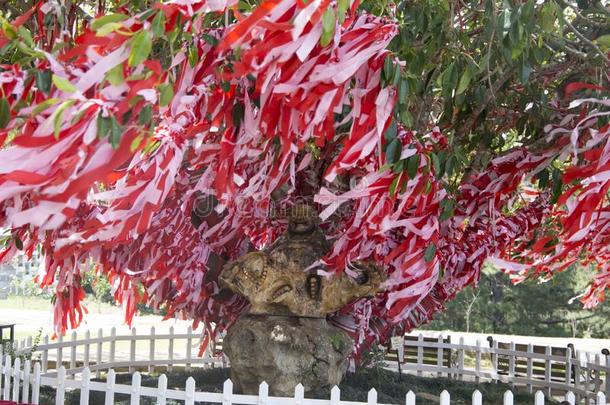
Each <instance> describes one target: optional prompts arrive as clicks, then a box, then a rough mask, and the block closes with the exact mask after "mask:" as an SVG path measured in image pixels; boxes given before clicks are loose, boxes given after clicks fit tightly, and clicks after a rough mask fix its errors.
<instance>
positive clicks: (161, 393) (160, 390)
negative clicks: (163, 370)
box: [157, 374, 167, 405]
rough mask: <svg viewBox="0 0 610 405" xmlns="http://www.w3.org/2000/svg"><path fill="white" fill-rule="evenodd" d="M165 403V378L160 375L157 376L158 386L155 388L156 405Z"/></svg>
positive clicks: (163, 375)
mask: <svg viewBox="0 0 610 405" xmlns="http://www.w3.org/2000/svg"><path fill="white" fill-rule="evenodd" d="M166 403H167V376H166V375H165V374H161V375H160V376H159V384H158V386H157V405H165V404H166Z"/></svg>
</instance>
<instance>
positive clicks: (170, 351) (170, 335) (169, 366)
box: [167, 326, 174, 371]
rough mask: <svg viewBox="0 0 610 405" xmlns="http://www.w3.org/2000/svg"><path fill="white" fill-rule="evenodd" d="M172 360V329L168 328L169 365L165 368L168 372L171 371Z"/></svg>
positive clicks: (171, 327)
mask: <svg viewBox="0 0 610 405" xmlns="http://www.w3.org/2000/svg"><path fill="white" fill-rule="evenodd" d="M173 360H174V327H173V326H170V327H169V364H168V366H167V370H168V371H172V368H173Z"/></svg>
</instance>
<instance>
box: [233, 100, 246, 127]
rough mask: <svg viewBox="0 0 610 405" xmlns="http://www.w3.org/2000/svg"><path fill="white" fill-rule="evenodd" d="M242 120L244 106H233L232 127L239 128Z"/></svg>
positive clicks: (238, 104)
mask: <svg viewBox="0 0 610 405" xmlns="http://www.w3.org/2000/svg"><path fill="white" fill-rule="evenodd" d="M243 120H244V105H243V104H242V103H239V102H238V103H236V104H235V105H234V106H233V125H234V126H235V127H240V126H241V123H242V121H243Z"/></svg>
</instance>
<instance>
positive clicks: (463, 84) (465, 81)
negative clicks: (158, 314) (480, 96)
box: [455, 68, 472, 95]
mask: <svg viewBox="0 0 610 405" xmlns="http://www.w3.org/2000/svg"><path fill="white" fill-rule="evenodd" d="M471 81H472V72H471V71H470V69H469V68H466V70H464V73H462V77H461V78H460V84H458V88H457V90H456V92H455V93H456V94H458V95H459V94H462V93H463V92H465V91H466V89H467V88H468V85H469V84H470V82H471Z"/></svg>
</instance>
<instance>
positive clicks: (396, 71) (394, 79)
mask: <svg viewBox="0 0 610 405" xmlns="http://www.w3.org/2000/svg"><path fill="white" fill-rule="evenodd" d="M399 82H400V67H399V66H396V68H395V69H394V76H393V77H392V86H394V87H396V86H398V83H399Z"/></svg>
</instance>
